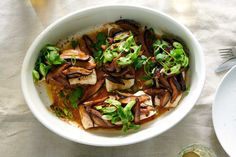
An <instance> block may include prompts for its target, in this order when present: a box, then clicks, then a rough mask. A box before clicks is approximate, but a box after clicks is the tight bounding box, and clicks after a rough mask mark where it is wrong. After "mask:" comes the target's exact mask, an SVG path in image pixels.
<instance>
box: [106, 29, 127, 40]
mask: <svg viewBox="0 0 236 157" xmlns="http://www.w3.org/2000/svg"><path fill="white" fill-rule="evenodd" d="M120 32H123V29H122V28H119V27H113V28H111V29H110V30H109V32H108V36H109V37H112V38H114V36H115V35H116V34H118V33H120Z"/></svg>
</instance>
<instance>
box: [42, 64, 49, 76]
mask: <svg viewBox="0 0 236 157" xmlns="http://www.w3.org/2000/svg"><path fill="white" fill-rule="evenodd" d="M49 69H50V68H49V66H46V65H45V64H43V63H40V64H39V72H40V73H41V74H42V75H43V77H45V76H46V75H47V73H48V70H49Z"/></svg>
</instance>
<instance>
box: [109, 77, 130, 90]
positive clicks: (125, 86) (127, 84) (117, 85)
mask: <svg viewBox="0 0 236 157" xmlns="http://www.w3.org/2000/svg"><path fill="white" fill-rule="evenodd" d="M122 81H123V84H120V83H115V82H112V81H110V80H108V79H106V80H105V83H106V89H107V91H108V92H111V91H114V90H125V89H129V88H131V87H132V86H133V85H134V79H127V80H126V79H122Z"/></svg>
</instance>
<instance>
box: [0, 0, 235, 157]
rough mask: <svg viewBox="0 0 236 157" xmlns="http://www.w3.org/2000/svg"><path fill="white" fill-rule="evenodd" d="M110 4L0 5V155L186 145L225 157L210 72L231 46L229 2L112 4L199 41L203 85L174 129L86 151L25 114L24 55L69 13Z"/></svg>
mask: <svg viewBox="0 0 236 157" xmlns="http://www.w3.org/2000/svg"><path fill="white" fill-rule="evenodd" d="M109 3H111V1H110V0H100V1H93V0H31V1H29V0H28V1H27V0H4V1H0V15H1V18H0V32H1V35H0V45H1V46H2V48H1V49H0V69H2V70H1V72H2V74H1V75H0V139H1V140H0V154H2V155H3V154H4V157H13V156H19V157H21V156H22V157H23V156H24V157H32V156H34V157H52V156H57V157H63V156H66V157H79V156H81V157H90V156H111V157H118V156H124V157H131V156H136V157H175V156H176V155H177V153H178V152H179V151H180V150H181V148H183V147H184V146H186V145H189V144H191V143H201V144H204V145H206V146H209V147H210V148H212V149H213V150H214V151H215V152H216V154H217V156H218V157H227V156H228V155H227V154H226V153H225V152H224V150H223V148H222V147H221V145H220V144H219V142H218V140H217V138H216V135H215V132H214V128H213V124H212V117H211V115H212V113H211V106H212V101H213V99H214V93H215V90H216V88H217V86H218V84H219V82H220V80H221V78H222V76H223V75H224V73H222V74H219V75H217V74H215V73H214V69H215V68H216V67H217V66H218V65H219V64H220V63H221V62H223V60H222V59H220V57H219V55H218V53H217V49H218V48H222V47H226V46H230V45H234V44H235V43H236V38H235V35H236V30H235V28H236V11H235V6H236V1H234V0H228V1H224V0H208V1H205V0H145V1H143V0H129V1H124V0H113V1H112V3H118V4H126V3H127V4H135V5H142V6H146V7H150V8H153V9H159V10H161V11H163V12H165V13H167V14H169V15H171V16H172V17H174V18H175V19H177V20H178V21H180V22H182V23H183V24H185V25H186V26H187V27H188V28H189V29H190V30H191V31H192V33H193V34H194V35H195V36H196V37H197V39H198V40H199V42H200V44H201V46H202V48H203V51H204V54H205V60H206V67H207V73H206V82H205V86H204V89H203V92H202V94H201V96H200V98H199V100H198V102H197V103H196V106H195V107H194V108H193V109H192V111H191V112H190V113H189V114H188V115H187V116H186V117H185V118H184V119H183V120H182V121H181V122H180V123H178V124H177V125H176V126H175V127H173V128H171V129H170V130H168V131H167V132H165V133H163V134H162V135H160V136H158V137H155V138H152V139H150V140H147V141H144V142H141V143H138V144H134V145H130V146H121V147H111V148H102V147H94V146H86V145H82V144H78V143H74V142H71V141H69V140H66V139H64V138H62V137H60V136H58V135H56V134H54V133H52V132H51V131H49V130H48V129H47V128H45V127H44V126H43V125H42V124H40V123H39V122H38V121H37V120H36V119H35V118H34V116H33V115H32V113H31V112H30V110H29V109H28V107H27V105H26V102H25V100H24V97H23V95H22V92H21V86H20V71H21V65H22V62H23V59H24V56H25V53H26V51H27V49H28V47H29V46H30V44H31V43H32V42H33V40H34V38H35V37H36V36H37V35H38V34H39V33H40V32H41V31H42V30H43V29H44V28H45V27H46V26H48V25H49V24H51V23H52V22H53V21H55V20H56V19H58V18H60V17H62V16H64V15H65V14H68V13H70V12H73V11H76V10H79V9H82V8H85V7H89V6H93V5H101V4H109Z"/></svg>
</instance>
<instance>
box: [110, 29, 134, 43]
mask: <svg viewBox="0 0 236 157" xmlns="http://www.w3.org/2000/svg"><path fill="white" fill-rule="evenodd" d="M129 36H130V32H129V31H120V32H118V33H116V34H114V37H113V40H114V41H115V42H116V41H122V40H125V39H127V38H128V37H129Z"/></svg>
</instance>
